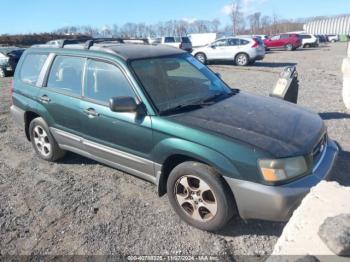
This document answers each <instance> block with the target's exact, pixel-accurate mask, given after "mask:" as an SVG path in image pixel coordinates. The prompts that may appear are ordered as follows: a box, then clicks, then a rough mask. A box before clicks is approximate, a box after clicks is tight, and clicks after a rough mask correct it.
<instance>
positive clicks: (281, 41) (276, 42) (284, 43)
mask: <svg viewBox="0 0 350 262" xmlns="http://www.w3.org/2000/svg"><path fill="white" fill-rule="evenodd" d="M301 43H302V41H301V38H300V36H299V35H298V34H280V35H275V36H272V37H270V38H268V39H265V40H264V44H265V48H266V50H269V49H273V48H284V49H286V50H288V51H293V50H295V49H297V48H299V47H300V46H301Z"/></svg>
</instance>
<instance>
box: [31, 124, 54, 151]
mask: <svg viewBox="0 0 350 262" xmlns="http://www.w3.org/2000/svg"><path fill="white" fill-rule="evenodd" d="M33 138H34V144H35V147H36V148H37V150H38V151H39V152H40V153H41V154H42V155H43V156H45V157H47V156H48V155H50V153H51V144H50V140H49V137H48V135H47V133H46V131H45V130H44V128H42V127H41V126H36V127H35V128H34V130H33Z"/></svg>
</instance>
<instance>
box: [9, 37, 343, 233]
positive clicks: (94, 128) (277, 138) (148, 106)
mask: <svg viewBox="0 0 350 262" xmlns="http://www.w3.org/2000/svg"><path fill="white" fill-rule="evenodd" d="M189 82H190V83H191V85H189V84H188V83H189ZM13 83H14V86H13V96H12V101H13V105H12V106H11V113H12V115H13V118H14V120H15V121H16V122H17V123H19V124H20V125H21V126H22V127H23V129H24V131H25V134H26V136H27V138H28V139H29V140H30V141H31V142H32V144H33V147H34V149H35V151H36V152H37V154H38V155H39V156H40V157H41V158H43V159H46V160H49V161H54V160H57V159H58V158H60V157H62V156H63V155H64V150H68V151H72V152H75V153H78V154H81V155H83V156H86V157H88V158H92V159H95V160H97V161H99V162H102V163H105V164H107V165H109V166H112V167H114V168H117V169H120V170H123V171H125V172H127V173H130V174H132V175H135V176H138V177H140V178H143V179H145V180H147V181H150V182H152V183H154V184H156V185H157V187H158V192H159V195H163V194H165V193H166V192H167V193H168V197H169V201H170V203H171V205H172V206H173V208H174V209H175V211H176V212H177V213H178V214H179V215H180V217H181V218H182V219H184V220H185V221H186V222H188V223H190V224H191V225H194V226H196V227H198V228H201V229H204V230H210V231H212V230H217V229H219V228H221V227H222V226H223V225H225V224H226V223H227V222H228V220H229V219H230V218H231V217H232V215H233V214H234V213H238V215H240V216H241V217H242V218H244V219H249V218H256V219H266V220H274V221H281V220H286V219H288V218H289V216H290V215H291V213H292V211H293V209H294V208H295V207H296V206H297V205H298V203H299V202H300V201H301V199H302V198H303V197H304V196H305V194H307V193H308V192H309V190H310V188H311V187H312V186H314V185H316V184H317V183H318V182H319V181H321V180H322V179H325V178H327V177H328V176H329V174H330V172H331V169H332V166H333V163H334V161H335V158H336V155H337V150H338V149H337V146H336V145H335V143H334V142H333V141H332V140H331V139H330V138H328V136H327V134H326V128H325V125H324V123H323V121H322V120H321V119H320V117H319V116H318V115H317V114H315V113H312V112H309V111H307V110H304V109H302V108H300V107H298V106H296V105H294V104H290V103H287V102H284V101H280V100H278V99H276V98H268V97H261V96H256V95H251V94H248V93H244V92H240V91H239V90H235V89H230V88H229V87H228V86H227V85H226V84H225V83H224V82H223V81H222V80H221V79H220V78H219V77H217V76H216V74H215V73H213V72H212V71H211V70H210V69H209V68H208V67H206V66H205V65H203V64H201V63H199V62H198V61H197V60H196V59H195V58H194V57H192V56H191V55H190V54H188V53H186V52H184V51H182V50H179V49H174V48H169V47H164V46H152V45H132V44H111V43H109V44H103V43H101V44H95V45H92V46H91V43H89V44H87V45H85V46H84V45H82V46H80V45H67V46H64V48H30V49H28V50H27V51H26V52H25V55H23V56H22V58H21V61H20V63H19V66H18V67H17V69H16V73H15V76H14V82H13ZM247 112H249V113H247ZM291 127H292V128H291Z"/></svg>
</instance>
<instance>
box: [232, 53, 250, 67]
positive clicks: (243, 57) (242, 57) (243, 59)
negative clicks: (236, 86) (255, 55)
mask: <svg viewBox="0 0 350 262" xmlns="http://www.w3.org/2000/svg"><path fill="white" fill-rule="evenodd" d="M235 62H236V65H239V66H246V65H248V64H249V56H248V55H247V54H243V53H242V54H238V55H237V56H236V58H235Z"/></svg>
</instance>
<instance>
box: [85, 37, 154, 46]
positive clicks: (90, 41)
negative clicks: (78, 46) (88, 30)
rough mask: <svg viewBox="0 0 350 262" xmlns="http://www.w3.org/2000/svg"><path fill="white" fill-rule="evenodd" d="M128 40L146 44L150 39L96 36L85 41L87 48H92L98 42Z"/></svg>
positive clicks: (121, 41) (123, 42)
mask: <svg viewBox="0 0 350 262" xmlns="http://www.w3.org/2000/svg"><path fill="white" fill-rule="evenodd" d="M126 41H129V42H132V41H142V42H143V43H144V44H149V40H148V39H147V38H123V37H120V38H94V39H91V40H87V41H86V42H85V46H84V48H85V49H90V47H92V46H93V45H94V44H98V43H109V42H118V43H121V44H125V42H126Z"/></svg>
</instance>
